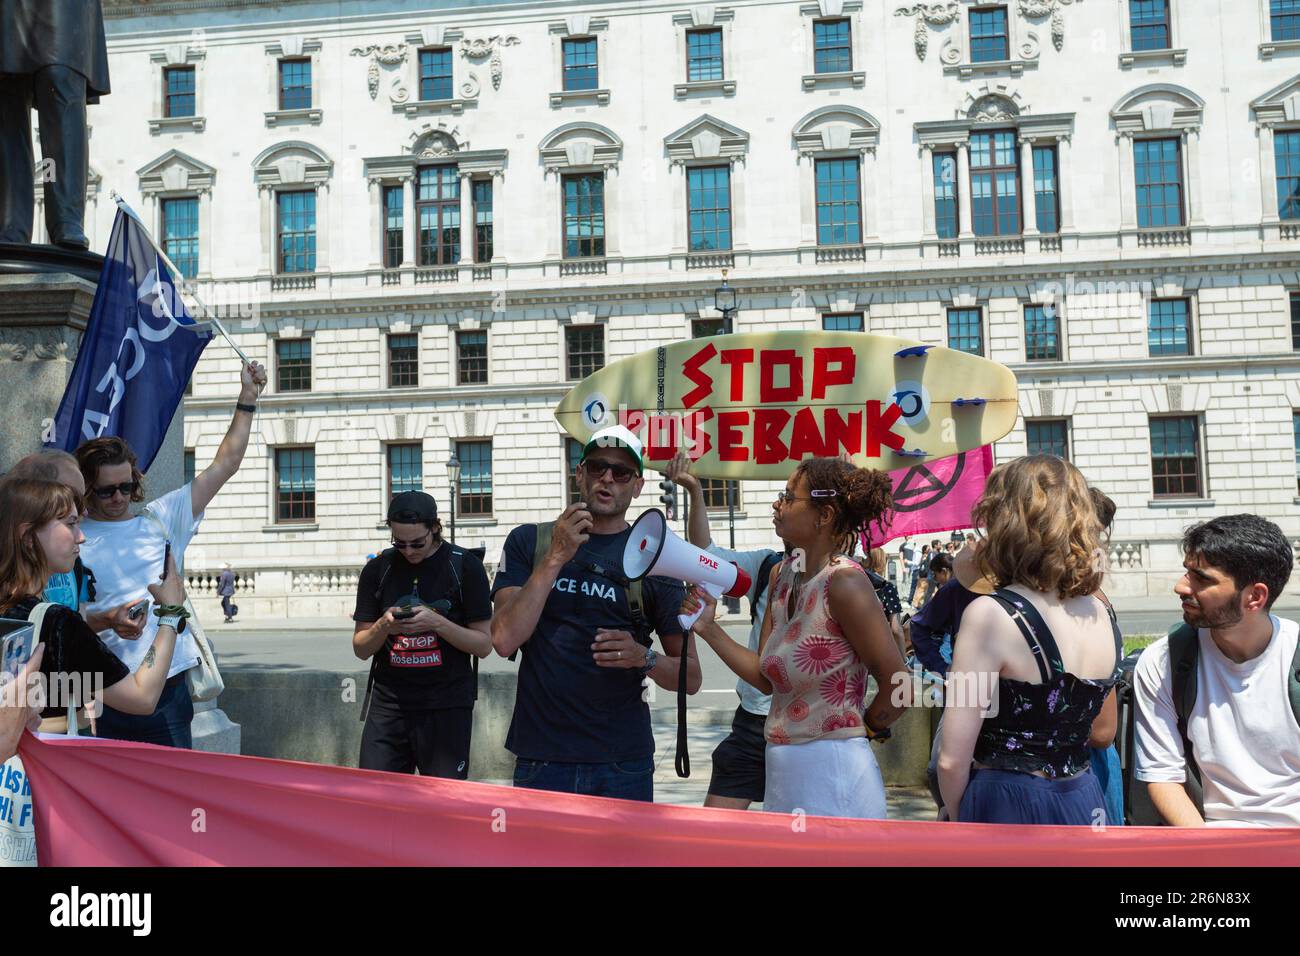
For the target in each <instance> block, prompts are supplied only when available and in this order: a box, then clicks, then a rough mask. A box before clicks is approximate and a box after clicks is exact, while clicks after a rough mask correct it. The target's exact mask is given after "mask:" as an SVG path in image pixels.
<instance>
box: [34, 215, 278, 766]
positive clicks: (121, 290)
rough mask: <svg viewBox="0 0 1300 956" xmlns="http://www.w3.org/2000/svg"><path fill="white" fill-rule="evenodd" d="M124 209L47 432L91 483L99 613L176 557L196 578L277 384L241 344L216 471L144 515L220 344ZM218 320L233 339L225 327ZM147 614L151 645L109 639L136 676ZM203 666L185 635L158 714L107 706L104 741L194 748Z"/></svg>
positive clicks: (88, 549)
mask: <svg viewBox="0 0 1300 956" xmlns="http://www.w3.org/2000/svg"><path fill="white" fill-rule="evenodd" d="M118 206H119V209H118V215H117V220H116V221H115V222H114V224H113V235H112V238H111V239H110V240H109V247H108V251H107V253H106V255H105V258H104V267H103V270H102V271H101V273H100V278H99V286H98V288H97V289H96V292H95V302H94V305H93V306H92V307H91V311H90V320H89V321H88V323H87V325H86V333H85V335H84V337H83V338H82V343H81V348H80V350H79V352H78V354H77V361H76V365H75V366H74V367H73V371H72V377H71V379H70V380H69V382H68V387H67V390H66V391H65V392H64V395H63V400H62V402H61V403H60V405H59V411H58V415H57V416H56V418H55V423H54V434H53V435H50V436H47V444H51V445H55V446H57V447H61V448H63V449H64V450H65V451H73V450H74V449H75V452H76V456H77V463H78V466H79V468H80V470H81V473H82V477H83V478H84V479H85V482H86V505H87V510H88V512H89V519H88V520H86V521H84V522H83V523H82V531H83V532H84V533H85V535H86V542H85V543H84V544H83V545H82V546H81V556H82V558H83V560H85V561H86V562H87V563H88V564H90V565H91V566H92V567H95V568H96V585H97V594H96V601H95V603H94V604H91V605H88V606H87V610H88V611H89V612H91V613H94V612H96V611H100V610H103V609H106V608H114V607H118V606H120V605H122V604H125V603H128V602H130V603H132V604H135V603H139V602H141V601H145V600H147V599H148V597H149V592H148V589H147V586H148V585H149V584H151V583H153V582H155V581H157V580H158V578H159V576H160V575H161V574H162V572H163V567H164V566H165V564H166V556H167V555H168V554H169V553H170V556H171V558H172V559H173V560H174V562H175V566H176V569H177V571H178V572H179V573H182V574H183V573H184V566H185V564H184V563H185V548H186V546H187V545H188V544H189V541H190V539H191V538H192V537H193V536H194V533H195V531H196V530H197V529H198V525H199V521H200V520H201V518H202V516H203V511H204V509H205V508H206V507H207V506H208V503H209V502H210V501H211V500H212V499H213V497H214V496H215V495H216V493H217V492H218V491H220V490H221V487H222V486H223V485H224V484H225V483H226V482H227V481H229V480H230V478H231V477H232V476H233V475H234V474H235V472H236V471H238V470H239V466H240V463H241V462H242V461H243V459H244V453H245V452H246V451H247V449H248V438H249V433H250V431H251V429H252V423H253V414H254V413H255V412H256V402H257V397H258V395H259V394H260V393H261V390H262V388H263V387H264V386H265V385H266V372H265V371H264V370H263V369H262V367H261V366H260V365H258V364H257V363H256V362H252V363H250V362H248V361H247V359H246V358H245V357H244V355H243V353H242V352H240V351H239V349H238V347H235V351H236V352H238V353H239V355H240V357H241V358H244V365H243V368H242V370H241V373H240V390H239V400H238V402H237V404H236V406H235V413H234V419H233V421H232V422H231V425H230V428H229V430H228V431H227V433H226V437H225V438H224V439H223V441H222V442H221V447H220V448H219V449H218V450H217V454H216V457H215V459H213V462H212V464H211V465H210V466H209V467H208V468H207V469H205V470H204V471H203V473H202V474H200V475H198V476H197V477H196V478H195V479H194V481H193V482H191V483H190V484H188V485H185V486H184V487H182V488H179V489H177V490H176V491H173V492H170V493H169V494H166V495H163V496H162V497H160V498H158V499H156V500H154V501H151V502H149V503H148V504H147V505H145V507H144V509H143V510H142V512H141V514H140V515H138V516H132V514H131V513H130V508H131V504H132V502H141V501H144V500H145V491H144V473H145V472H146V471H148V470H149V467H150V465H152V464H153V461H154V458H155V457H156V456H157V454H158V449H159V448H160V447H161V446H162V443H163V438H164V436H165V435H166V433H167V428H168V426H169V425H170V424H171V421H172V419H173V417H175V414H176V409H177V408H178V407H179V406H180V404H181V401H182V400H183V398H184V393H185V384H186V382H187V381H188V380H189V377H190V375H191V374H192V373H193V371H194V366H195V365H196V364H197V363H198V360H199V356H200V355H201V354H202V352H203V349H204V347H205V346H206V345H207V343H208V342H209V341H210V340H211V337H212V336H211V333H210V332H209V331H208V330H207V329H201V328H200V327H199V326H197V325H196V324H195V322H194V319H193V318H191V317H190V315H189V312H188V310H187V309H186V307H185V304H184V302H183V301H182V300H181V298H180V295H179V294H178V292H177V289H176V286H175V285H174V282H173V278H172V277H173V274H176V275H179V273H178V272H177V271H176V270H175V268H174V267H173V266H171V263H170V261H169V260H168V259H167V257H166V256H165V255H164V254H163V253H162V252H161V251H160V250H159V249H158V247H157V245H156V243H154V241H153V238H152V237H151V236H150V235H149V233H148V230H147V229H145V227H144V225H143V224H142V223H141V222H140V220H139V219H138V218H137V217H136V216H135V214H134V213H132V212H131V211H130V210H129V209H128V208H127V207H126V205H125V204H124V203H122V202H121V201H120V200H119V203H118ZM212 321H213V324H214V325H216V327H217V329H218V330H219V331H220V332H221V333H222V334H223V335H225V330H224V329H222V328H221V325H220V323H219V322H217V321H216V319H215V318H213V319H212ZM226 338H227V340H229V336H226ZM231 345H232V346H233V345H234V343H233V342H232V343H231ZM143 613H144V622H145V623H144V631H143V633H142V634H141V635H140V639H135V640H128V639H123V638H121V637H119V636H118V635H117V634H116V633H114V632H113V631H111V630H110V631H103V632H101V635H100V636H101V637H102V638H103V639H104V642H105V643H106V644H107V645H108V647H109V648H110V649H111V650H112V651H113V652H114V653H115V654H116V655H117V656H118V658H120V659H121V660H122V662H123V663H125V664H126V665H127V666H128V667H130V668H131V670H132V671H134V670H135V669H136V668H138V667H139V666H140V665H141V664H142V663H143V662H144V660H145V658H146V656H147V654H149V653H152V651H151V650H150V648H151V646H152V644H153V634H154V631H155V630H156V629H157V624H158V618H157V616H156V615H154V614H152V613H150V612H149V610H148V609H146V610H144V612H143ZM198 659H199V654H198V648H197V645H196V643H195V640H194V637H193V635H192V634H191V633H190V632H189V631H188V629H186V630H183V631H182V632H181V633H180V634H178V635H177V640H176V647H175V651H174V653H173V655H172V660H171V663H170V665H169V668H168V674H167V676H168V681H167V686H166V688H165V689H164V691H163V695H162V698H161V699H160V700H159V702H158V708H157V710H155V712H154V713H153V714H151V715H149V716H148V717H134V716H130V715H127V714H123V713H119V712H117V711H114V710H112V709H111V708H107V707H106V708H105V709H104V716H103V718H102V719H101V720H100V721H99V735H100V736H102V737H113V738H117V739H122V740H137V741H143V742H146V743H156V744H163V745H167V746H173V747H184V748H189V747H190V746H191V744H192V737H191V735H190V719H191V718H192V717H193V713H194V707H193V703H192V702H191V700H190V695H189V689H188V687H187V684H186V680H185V672H186V671H187V670H189V669H190V668H191V667H193V666H195V665H196V664H197V663H198Z"/></svg>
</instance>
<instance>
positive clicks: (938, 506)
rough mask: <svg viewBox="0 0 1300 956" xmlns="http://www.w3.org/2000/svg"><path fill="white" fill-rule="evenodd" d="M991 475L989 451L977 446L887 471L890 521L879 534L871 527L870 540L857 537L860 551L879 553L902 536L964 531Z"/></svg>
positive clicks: (990, 452) (991, 462) (991, 464)
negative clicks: (890, 488) (877, 550)
mask: <svg viewBox="0 0 1300 956" xmlns="http://www.w3.org/2000/svg"><path fill="white" fill-rule="evenodd" d="M992 470H993V446H992V445H982V446H981V447H979V448H976V449H974V450H972V451H968V452H963V453H962V454H960V455H953V456H952V457H951V458H940V459H939V460H937V461H932V462H930V463H929V464H926V465H913V466H912V467H910V468H898V469H895V470H894V471H891V472H890V473H889V477H890V479H891V480H892V481H893V483H894V514H893V520H892V521H891V522H890V523H889V524H888V525H886V526H885V529H884V530H883V531H881V530H879V529H878V528H877V527H876V526H875V525H872V526H871V539H870V541H868V540H867V536H866V535H863V536H862V548H863V550H864V551H865V550H868V549H870V548H879V547H881V546H882V545H883V544H885V542H887V541H892V540H894V539H895V538H901V537H903V536H904V535H911V536H913V537H915V536H917V535H923V534H933V533H935V532H937V531H954V530H957V529H959V528H969V527H970V526H971V524H970V509H971V505H973V504H975V502H976V501H977V500H978V499H979V496H980V494H981V492H983V491H984V482H985V481H986V480H987V479H988V476H989V472H991V471H992Z"/></svg>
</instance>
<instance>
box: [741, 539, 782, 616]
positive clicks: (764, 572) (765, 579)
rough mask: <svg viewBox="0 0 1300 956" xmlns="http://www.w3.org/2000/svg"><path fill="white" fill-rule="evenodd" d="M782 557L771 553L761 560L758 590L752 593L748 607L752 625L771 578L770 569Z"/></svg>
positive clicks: (779, 561)
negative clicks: (752, 598)
mask: <svg viewBox="0 0 1300 956" xmlns="http://www.w3.org/2000/svg"><path fill="white" fill-rule="evenodd" d="M781 558H782V555H780V554H778V553H777V552H775V551H773V552H772V553H770V554H769V555H768V556H767V557H765V558H764V559H763V563H762V564H761V565H760V566H759V569H758V582H757V583H758V588H757V589H756V590H755V591H754V600H753V601H752V602H750V605H749V623H750V624H751V625H752V624H754V623H756V622H757V621H758V603H759V601H761V600H762V599H763V594H764V593H765V592H766V591H767V586H768V584H769V582H770V581H771V578H772V568H773V567H775V566H776V565H778V564H780V563H781Z"/></svg>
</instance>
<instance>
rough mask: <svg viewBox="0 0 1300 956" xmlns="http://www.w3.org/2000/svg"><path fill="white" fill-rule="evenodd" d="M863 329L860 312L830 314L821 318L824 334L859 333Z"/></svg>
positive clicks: (863, 324)
mask: <svg viewBox="0 0 1300 956" xmlns="http://www.w3.org/2000/svg"><path fill="white" fill-rule="evenodd" d="M865 327H866V326H865V323H864V322H863V321H862V313H861V312H832V313H830V314H829V315H823V316H822V331H824V332H861V331H862V330H863V329H864V328H865Z"/></svg>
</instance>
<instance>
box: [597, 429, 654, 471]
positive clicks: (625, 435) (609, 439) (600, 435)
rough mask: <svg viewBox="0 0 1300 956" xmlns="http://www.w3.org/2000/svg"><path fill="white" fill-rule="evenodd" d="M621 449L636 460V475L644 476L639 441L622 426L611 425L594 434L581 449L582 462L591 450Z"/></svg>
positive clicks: (641, 449) (643, 462)
mask: <svg viewBox="0 0 1300 956" xmlns="http://www.w3.org/2000/svg"><path fill="white" fill-rule="evenodd" d="M611 447H622V448H626V449H627V450H628V451H629V452H631V453H632V457H633V458H635V459H636V471H637V474H638V475H643V474H645V460H644V451H643V448H642V445H641V439H639V438H637V437H636V435H634V434H632V432H631V431H630V430H629V429H628V428H627V427H625V426H623V425H611V426H609V427H608V428H602V429H601V430H600V431H598V432H596V434H594V435H592V436H591V438H590V439H588V441H587V444H586V445H584V446H583V448H582V460H583V461H586V459H587V455H589V454H590V453H591V450H592V449H593V448H611Z"/></svg>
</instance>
